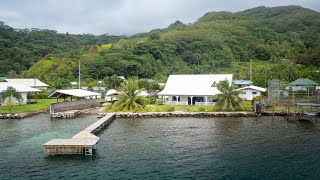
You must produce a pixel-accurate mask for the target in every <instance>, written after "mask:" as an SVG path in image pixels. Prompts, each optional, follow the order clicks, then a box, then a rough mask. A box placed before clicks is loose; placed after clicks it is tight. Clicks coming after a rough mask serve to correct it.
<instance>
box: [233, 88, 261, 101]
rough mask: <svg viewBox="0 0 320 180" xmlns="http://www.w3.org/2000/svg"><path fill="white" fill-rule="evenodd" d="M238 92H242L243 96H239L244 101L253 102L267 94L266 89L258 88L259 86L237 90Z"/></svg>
mask: <svg viewBox="0 0 320 180" xmlns="http://www.w3.org/2000/svg"><path fill="white" fill-rule="evenodd" d="M236 90H237V91H242V93H241V94H239V97H240V98H241V99H243V100H248V101H251V100H252V99H254V98H255V97H257V96H261V94H262V93H264V92H266V91H267V89H266V88H262V87H258V86H253V85H251V86H246V87H242V88H239V89H236Z"/></svg>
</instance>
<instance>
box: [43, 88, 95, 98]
mask: <svg viewBox="0 0 320 180" xmlns="http://www.w3.org/2000/svg"><path fill="white" fill-rule="evenodd" d="M63 95H64V96H74V97H81V98H82V97H93V96H100V95H101V94H100V93H96V92H92V91H86V90H83V89H65V90H56V91H55V92H54V93H52V94H51V95H50V96H49V98H54V97H60V96H63Z"/></svg>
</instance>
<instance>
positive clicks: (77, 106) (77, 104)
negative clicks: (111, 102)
mask: <svg viewBox="0 0 320 180" xmlns="http://www.w3.org/2000/svg"><path fill="white" fill-rule="evenodd" d="M100 106H101V104H100V102H99V99H84V100H78V101H65V102H58V103H52V104H51V105H50V114H52V113H56V112H62V111H70V110H82V109H89V108H94V107H100Z"/></svg>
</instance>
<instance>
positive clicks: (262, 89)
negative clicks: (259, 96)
mask: <svg viewBox="0 0 320 180" xmlns="http://www.w3.org/2000/svg"><path fill="white" fill-rule="evenodd" d="M246 89H254V90H257V91H262V92H265V91H266V90H267V89H266V88H262V87H258V86H254V85H251V86H246V87H242V88H239V89H236V91H238V90H246Z"/></svg>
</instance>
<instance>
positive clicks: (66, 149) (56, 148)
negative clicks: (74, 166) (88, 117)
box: [43, 113, 115, 156]
mask: <svg viewBox="0 0 320 180" xmlns="http://www.w3.org/2000/svg"><path fill="white" fill-rule="evenodd" d="M114 117H115V113H110V114H107V115H106V116H104V117H103V118H101V119H100V120H98V121H97V122H95V123H93V124H92V125H90V126H89V127H87V128H85V129H84V130H83V131H81V132H79V133H78V134H76V135H75V136H73V137H72V138H70V139H52V140H50V141H48V142H46V143H45V144H44V145H43V146H44V148H45V153H46V154H48V155H56V154H83V153H85V155H86V156H87V155H88V156H91V155H92V152H93V149H95V148H96V144H97V143H98V141H99V139H100V138H99V137H98V136H95V135H94V134H95V133H98V132H99V131H100V130H101V129H102V128H104V127H105V126H106V125H108V124H109V123H111V122H112V120H113V119H114Z"/></svg>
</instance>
